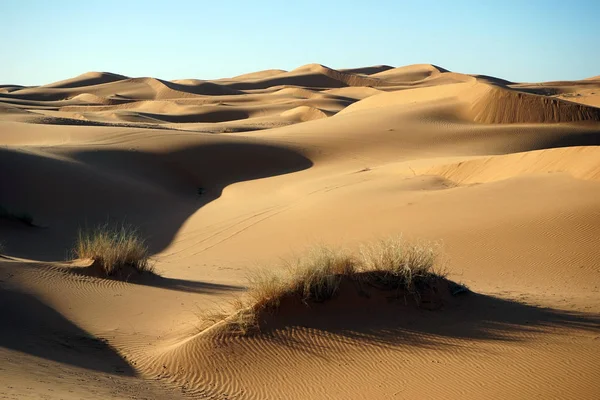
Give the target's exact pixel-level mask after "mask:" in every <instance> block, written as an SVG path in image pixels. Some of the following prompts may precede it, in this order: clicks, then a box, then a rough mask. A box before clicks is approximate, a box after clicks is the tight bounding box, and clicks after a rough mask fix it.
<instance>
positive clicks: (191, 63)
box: [0, 0, 600, 85]
mask: <svg viewBox="0 0 600 400" xmlns="http://www.w3.org/2000/svg"><path fill="white" fill-rule="evenodd" d="M0 21H2V23H0V35H1V37H2V38H3V39H2V40H1V41H0V57H1V60H2V62H0V84H8V83H11V84H21V85H39V84H47V83H50V82H54V81H58V80H62V79H67V78H70V77H73V76H76V75H79V74H82V73H84V72H88V71H109V72H114V73H119V74H123V75H128V76H152V77H156V78H161V79H167V80H172V79H184V78H196V79H216V78H224V77H231V76H235V75H240V74H243V73H247V72H253V71H258V70H263V69H271V68H280V69H285V70H290V69H294V68H296V67H298V66H300V65H304V64H309V63H319V64H324V65H327V66H329V67H332V68H352V67H359V66H369V65H379V64H388V65H392V66H402V65H408V64H417V63H431V64H435V65H439V66H441V67H444V68H446V69H449V70H451V71H456V72H463V73H477V74H486V75H492V76H496V77H500V78H504V79H508V80H513V81H521V82H527V81H529V82H538V81H550V80H571V79H573V80H574V79H583V78H587V77H591V76H595V75H599V74H600V51H599V50H598V48H599V47H600V45H599V43H600V0H571V1H558V0H545V1H542V0H523V1H519V0H505V1H468V0H462V1H461V0H454V1H450V2H448V1H436V0H429V1H427V2H422V1H408V0H407V1H402V0H397V1H377V0H372V1H369V2H364V1H354V0H346V1H337V0H330V1H326V0H325V1H316V0H305V1H294V2H291V1H284V0H280V1H270V0H257V1H253V2H250V1H227V0H223V1H220V2H213V1H210V2H208V1H194V0H170V1H150V0H147V1H126V0H120V1H115V0H103V1H98V0H88V1H72V0H62V1H61V0H57V1H47V0H0Z"/></svg>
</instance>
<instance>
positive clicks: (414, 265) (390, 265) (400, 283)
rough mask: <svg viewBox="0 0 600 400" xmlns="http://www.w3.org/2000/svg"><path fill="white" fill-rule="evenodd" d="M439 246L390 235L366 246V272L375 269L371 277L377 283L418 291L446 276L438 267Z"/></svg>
mask: <svg viewBox="0 0 600 400" xmlns="http://www.w3.org/2000/svg"><path fill="white" fill-rule="evenodd" d="M439 248H440V245H439V244H437V243H429V242H416V243H412V242H407V241H405V240H403V239H402V238H401V237H396V238H389V239H384V240H381V241H379V242H377V243H371V244H368V245H365V246H362V247H361V249H360V255H361V263H362V267H363V270H364V271H365V272H373V273H371V274H369V276H372V278H373V279H375V280H376V281H377V283H379V284H382V285H385V286H387V287H391V288H404V289H405V290H406V291H408V292H410V293H416V291H417V289H418V288H417V286H418V285H419V284H421V283H426V282H427V281H428V280H431V279H436V278H439V277H443V276H444V273H443V271H442V270H441V269H439V268H437V269H436V261H437V259H438V255H439Z"/></svg>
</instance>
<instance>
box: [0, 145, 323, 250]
mask: <svg viewBox="0 0 600 400" xmlns="http://www.w3.org/2000/svg"><path fill="white" fill-rule="evenodd" d="M201 141H202V144H198V142H200V140H196V139H194V143H195V145H193V146H192V145H190V146H188V147H183V149H180V150H177V151H175V150H174V151H171V152H165V153H145V152H139V151H133V150H132V151H125V150H112V149H111V150H97V151H93V150H89V151H78V152H74V153H72V154H69V156H68V157H67V158H65V157H53V156H49V155H48V156H46V155H43V154H38V153H28V152H23V151H13V150H6V149H0V184H1V186H2V191H0V204H1V205H2V206H4V207H7V208H10V209H15V210H19V211H23V212H27V213H28V214H30V215H31V216H32V217H33V221H34V222H35V223H36V224H39V225H43V226H44V227H45V228H44V229H39V228H34V227H29V226H25V225H23V226H20V225H19V224H14V223H7V222H6V221H4V220H2V219H0V237H1V238H2V241H3V244H4V247H5V251H4V253H5V254H7V255H11V256H15V257H22V258H29V259H36V260H41V261H56V260H65V259H68V258H70V254H69V252H70V249H71V248H72V246H73V244H74V240H75V238H76V236H77V232H78V230H80V229H82V228H83V229H85V228H89V227H94V226H97V225H99V224H105V223H116V224H121V223H123V222H125V223H127V224H131V225H133V226H136V227H138V228H139V231H140V233H141V234H142V235H143V237H145V238H147V239H148V240H147V243H148V245H149V247H150V251H151V253H157V252H160V251H161V250H162V249H164V248H165V247H166V246H167V245H169V243H170V242H171V241H172V239H173V237H174V235H175V234H176V232H177V231H178V230H179V228H180V226H181V225H182V224H183V223H184V222H185V220H187V219H188V218H189V216H190V215H192V214H193V213H195V212H196V211H197V210H198V209H200V208H201V207H203V206H204V205H206V204H208V203H210V202H211V201H213V200H215V199H217V198H219V197H220V196H221V193H222V191H223V189H224V188H225V187H227V186H228V185H231V184H233V183H236V182H241V181H247V180H251V179H259V178H265V177H271V176H276V175H281V174H287V173H291V172H295V171H301V170H304V169H307V168H310V167H311V166H312V162H311V161H310V160H309V159H307V158H306V157H304V156H302V155H301V154H299V153H297V152H295V151H293V150H290V149H288V148H284V147H278V146H273V145H266V144H259V143H256V142H255V141H253V140H249V139H247V138H246V139H239V138H236V137H231V136H229V137H213V136H212V135H204V136H202V137H201Z"/></svg>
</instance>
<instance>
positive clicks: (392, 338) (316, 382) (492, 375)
mask: <svg viewBox="0 0 600 400" xmlns="http://www.w3.org/2000/svg"><path fill="white" fill-rule="evenodd" d="M599 99H600V80H599V79H598V77H595V78H590V79H586V80H582V81H575V82H546V83H514V82H508V81H505V80H502V79H500V78H495V77H489V76H483V75H466V74H460V73H456V72H450V71H448V70H446V69H444V68H441V67H438V66H433V65H426V64H420V65H412V66H406V67H399V68H393V67H391V66H373V67H364V68H352V69H344V70H334V69H331V68H328V67H326V66H323V65H319V64H309V65H305V66H301V67H299V68H296V69H294V70H292V71H283V70H267V71H260V72H255V73H250V74H245V75H241V76H237V77H234V78H228V79H220V80H215V81H203V80H197V79H181V80H175V81H164V80H160V79H155V78H131V77H127V76H123V75H118V74H112V73H104V72H90V73H86V74H83V75H80V76H78V77H75V78H72V79H67V80H64V81H61V82H56V83H53V84H48V85H44V86H39V87H22V86H18V85H13V84H6V85H0V144H1V147H0V188H1V190H0V206H2V207H3V209H4V210H6V211H5V214H6V212H9V213H10V214H11V215H13V216H19V215H23V214H24V213H26V214H28V215H30V216H31V217H32V219H33V220H32V224H27V223H23V221H22V220H19V219H18V218H13V217H9V216H6V215H4V216H3V217H1V218H0V243H1V244H2V249H1V250H0V254H1V255H0V297H1V299H0V323H1V325H0V326H1V328H0V360H1V362H0V397H1V398H7V399H42V398H43V399H80V398H85V399H93V398H97V399H109V398H114V399H130V398H137V399H172V398H209V399H273V398H281V399H309V398H310V399H484V398H485V399H531V398H540V399H552V398H556V399H597V398H599V397H600V361H599V360H600V263H599V260H600V108H598V107H600V100H599ZM107 221H112V222H115V223H121V222H123V221H125V222H126V223H129V224H132V225H135V226H137V227H139V230H140V232H141V234H142V235H143V236H144V237H145V238H147V243H148V245H149V248H150V251H151V253H152V259H153V262H154V263H155V266H156V269H157V271H158V272H159V274H160V276H158V277H141V278H136V279H133V280H130V281H129V282H124V281H117V280H109V279H101V278H97V277H92V276H88V275H85V274H80V273H77V271H80V270H81V268H85V267H86V266H89V265H90V262H91V261H90V260H71V258H72V257H71V254H72V253H71V248H72V247H73V243H74V241H75V239H76V236H77V232H78V231H79V230H80V229H82V228H85V227H93V226H95V225H97V224H99V223H104V222H107ZM399 234H402V235H403V236H405V237H407V238H412V239H414V240H431V241H438V242H440V243H442V244H443V252H444V262H445V264H444V265H445V268H446V269H447V272H448V278H449V279H451V280H454V281H457V282H462V283H464V284H466V285H468V287H469V288H470V289H471V291H472V293H469V294H466V295H463V296H457V297H453V298H452V299H450V300H449V301H447V302H445V303H444V305H443V307H441V308H440V309H436V310H426V309H422V308H417V307H415V306H413V305H412V304H404V303H402V304H398V302H395V303H394V302H392V303H389V302H385V301H374V300H373V301H371V300H365V299H351V298H348V297H347V296H340V297H339V298H336V299H334V300H332V301H331V302H329V303H326V304H322V305H312V306H311V307H300V308H293V307H292V308H285V307H283V308H282V309H281V310H279V312H278V313H277V315H275V316H274V317H273V318H274V319H275V320H276V321H277V323H276V324H274V325H273V327H272V329H269V330H268V331H265V332H263V333H261V334H258V335H254V336H251V337H235V336H223V335H217V334H215V333H214V331H215V330H214V329H212V327H211V326H210V325H207V321H205V320H204V319H203V315H204V314H205V313H206V312H207V311H210V310H216V309H220V308H223V307H226V306H227V304H228V303H229V302H230V301H231V300H232V299H233V298H235V297H236V296H240V295H242V296H243V294H244V291H245V286H246V285H247V282H248V281H247V276H248V274H249V273H251V272H252V271H254V270H256V269H257V268H265V267H267V268H279V267H278V265H280V264H278V262H279V260H280V258H282V257H289V256H293V255H295V254H298V253H301V252H302V251H303V250H305V249H306V248H308V247H310V246H314V245H315V244H327V245H331V246H338V247H344V248H348V249H350V250H356V249H357V248H358V246H359V245H360V244H361V243H364V242H368V241H372V240H377V239H379V238H382V237H386V236H391V235H399Z"/></svg>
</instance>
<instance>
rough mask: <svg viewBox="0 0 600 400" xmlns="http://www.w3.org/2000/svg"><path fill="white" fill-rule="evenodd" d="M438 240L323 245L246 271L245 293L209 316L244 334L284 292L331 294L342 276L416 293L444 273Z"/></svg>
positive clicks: (311, 296) (308, 297)
mask: <svg viewBox="0 0 600 400" xmlns="http://www.w3.org/2000/svg"><path fill="white" fill-rule="evenodd" d="M438 250H439V245H437V244H430V243H409V242H406V241H404V240H402V238H392V239H386V240H383V241H380V242H378V243H375V244H370V245H366V246H363V247H362V248H361V251H360V257H355V256H353V255H352V254H349V253H347V252H344V251H338V250H332V249H328V248H325V247H320V248H317V249H313V250H312V251H310V252H308V253H307V255H306V256H303V257H299V258H297V259H296V260H294V261H292V262H284V265H283V267H284V268H277V269H274V270H273V269H271V270H260V271H258V272H256V273H254V275H252V276H251V277H250V279H249V280H250V285H249V289H248V293H247V299H245V300H242V299H236V300H235V301H234V302H233V303H232V304H231V305H232V309H233V311H231V312H229V313H228V312H225V311H223V310H221V311H219V312H217V313H213V314H211V315H210V316H209V318H208V320H210V321H212V322H218V321H225V323H226V326H227V328H228V330H229V331H230V332H235V333H241V334H246V333H248V332H249V331H252V330H253V329H255V328H257V327H258V321H257V318H258V315H259V313H260V312H261V311H263V310H267V309H274V308H277V307H278V306H279V305H280V302H281V300H283V299H284V298H285V297H288V296H299V297H300V299H301V300H302V301H303V302H305V303H307V302H309V301H312V302H322V301H325V300H328V299H330V298H332V297H334V296H335V295H336V294H337V292H338V289H339V287H340V284H341V282H342V280H343V279H350V280H354V281H357V282H359V283H366V284H374V285H376V286H383V287H384V288H387V289H402V290H403V294H404V295H406V294H412V295H413V296H414V297H415V299H417V300H419V299H420V293H419V291H420V290H422V288H423V287H424V284H426V283H429V282H433V281H434V280H436V279H440V278H443V277H444V275H443V273H442V272H441V271H440V270H439V269H436V260H437V256H438Z"/></svg>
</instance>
